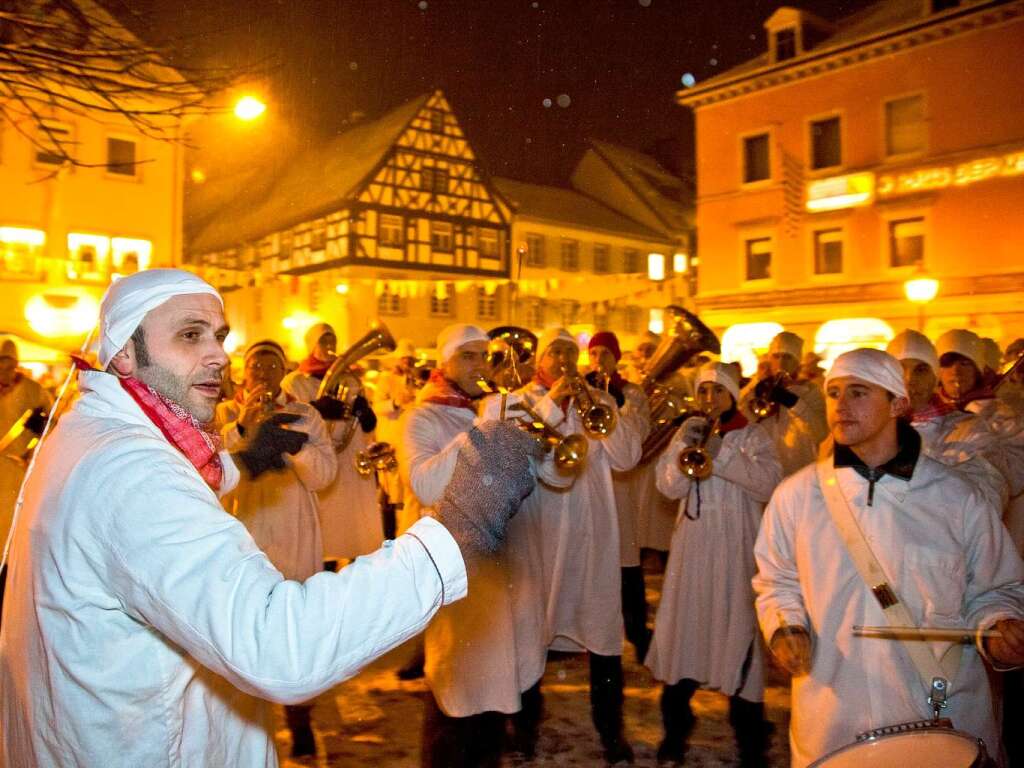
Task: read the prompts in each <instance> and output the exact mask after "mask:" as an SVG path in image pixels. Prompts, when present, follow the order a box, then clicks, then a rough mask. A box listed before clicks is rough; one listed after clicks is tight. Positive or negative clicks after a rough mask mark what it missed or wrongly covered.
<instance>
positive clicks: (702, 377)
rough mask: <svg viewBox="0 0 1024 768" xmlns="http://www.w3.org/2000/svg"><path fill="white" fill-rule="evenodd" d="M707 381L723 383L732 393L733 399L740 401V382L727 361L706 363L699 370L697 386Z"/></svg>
mask: <svg viewBox="0 0 1024 768" xmlns="http://www.w3.org/2000/svg"><path fill="white" fill-rule="evenodd" d="M706 381H710V382H713V383H715V384H721V385H722V386H723V387H725V388H726V389H727V390H729V394H730V395H732V399H733V400H735V401H736V402H739V399H740V384H739V382H738V381H736V377H735V376H734V375H733V368H732V366H731V365H728V364H727V363H705V364H704V365H702V366H701V367H700V370H699V371H698V372H697V386H698V387H699V386H700V385H701V384H703V383H704V382H706Z"/></svg>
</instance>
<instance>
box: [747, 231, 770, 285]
mask: <svg viewBox="0 0 1024 768" xmlns="http://www.w3.org/2000/svg"><path fill="white" fill-rule="evenodd" d="M744 250H745V252H746V257H747V280H767V279H768V278H770V277H771V276H772V239H771V238H770V237H755V238H753V239H751V240H747V241H746V242H745V243H744Z"/></svg>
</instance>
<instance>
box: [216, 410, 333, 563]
mask: <svg viewBox="0 0 1024 768" xmlns="http://www.w3.org/2000/svg"><path fill="white" fill-rule="evenodd" d="M285 401H286V395H285V394H284V392H283V391H282V392H281V394H280V395H279V397H278V410H279V411H281V412H285V413H294V414H296V415H298V416H300V417H301V418H300V419H299V420H298V421H296V422H293V423H292V424H290V425H289V429H295V430H297V431H299V432H305V433H307V434H308V435H309V440H308V441H306V444H305V445H303V446H302V450H300V451H299V452H298V453H297V454H295V455H294V456H285V457H284V460H285V464H286V465H287V466H286V468H285V469H283V470H280V471H275V470H270V471H267V472H264V473H263V474H262V475H260V476H259V477H258V478H256V479H255V480H250V479H248V478H247V477H243V478H242V479H241V480H240V481H239V483H238V487H237V488H235V490H234V491H232V492H231V493H230V494H229V495H227V496H225V497H224V499H223V503H224V508H225V509H227V511H228V512H230V513H231V514H233V515H234V516H235V517H237V518H238V519H239V520H240V521H241V522H242V524H243V525H245V527H246V528H247V529H248V530H249V533H251V534H252V537H253V539H255V540H256V544H257V545H258V546H259V548H260V549H261V550H263V552H264V553H266V555H267V557H269V558H270V562H272V563H273V564H274V566H275V567H276V568H277V569H278V570H279V571H280V572H281V573H282V574H284V577H285V578H286V579H296V580H298V581H303V580H305V579H308V578H309V577H310V576H312V575H313V574H315V573H317V572H318V571H321V570H323V567H324V548H323V543H322V541H321V538H320V520H319V518H318V516H317V498H316V492H317V491H319V490H320V489H322V488H326V487H327V485H328V484H329V483H330V482H331V481H332V480H333V479H334V473H335V470H336V469H337V466H338V464H337V460H336V459H335V458H334V447H333V446H332V445H331V440H330V438H329V437H328V436H327V427H326V426H325V425H324V422H323V419H321V418H320V414H318V413H317V412H316V411H315V410H314V409H313V407H312V406H309V405H306V404H305V403H298V402H293V403H287V404H286V403H285ZM240 409H241V406H240V405H239V403H238V402H236V401H235V400H225V401H224V402H222V403H220V404H219V405H218V406H217V423H218V424H220V425H221V434H222V435H223V437H224V447H225V448H227V449H228V450H234V449H236V448H237V447H238V446H239V445H240V444H241V443H242V436H241V435H240V434H239V433H238V423H237V419H238V414H239V411H240Z"/></svg>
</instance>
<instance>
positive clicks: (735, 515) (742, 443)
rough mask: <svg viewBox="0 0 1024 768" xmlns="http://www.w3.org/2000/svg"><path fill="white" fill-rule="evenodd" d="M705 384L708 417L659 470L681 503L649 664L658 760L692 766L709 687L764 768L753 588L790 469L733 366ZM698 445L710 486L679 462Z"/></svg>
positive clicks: (662, 487)
mask: <svg viewBox="0 0 1024 768" xmlns="http://www.w3.org/2000/svg"><path fill="white" fill-rule="evenodd" d="M697 385H698V386H697V404H698V405H699V406H700V408H701V410H703V411H704V412H705V413H706V414H707V417H706V418H701V417H693V418H690V419H687V420H686V421H685V422H684V423H683V424H682V425H681V426H680V427H679V430H678V431H677V432H676V434H675V436H674V437H673V438H672V442H671V443H670V444H669V446H668V448H666V449H665V452H664V453H663V454H662V455H661V457H660V458H659V459H658V466H657V477H658V490H659V491H661V492H662V493H663V494H665V495H666V496H668V497H669V498H673V499H680V501H679V516H678V518H677V520H676V530H675V534H674V535H673V537H672V550H671V553H670V555H669V561H668V568H667V569H666V571H665V581H664V587H663V590H662V597H661V602H660V603H659V605H658V615H657V618H656V619H655V622H654V640H653V642H652V643H651V650H650V653H648V654H647V658H646V660H645V662H644V663H645V664H646V666H647V667H649V668H650V670H651V673H652V674H653V675H654V678H655V679H656V680H660V681H661V682H662V683H664V687H663V688H662V693H661V713H662V722H663V724H664V727H665V737H664V739H663V740H662V742H661V745H660V746H659V747H658V759H659V760H666V761H667V760H675V761H679V762H682V761H683V759H684V757H685V754H686V742H687V738H688V736H689V733H690V730H691V729H692V728H693V725H694V723H695V722H696V718H695V717H694V715H693V712H692V710H691V709H690V698H691V697H692V696H693V694H694V692H695V691H696V690H697V689H698V688H706V689H709V690H714V691H721V692H722V693H724V694H726V695H727V696H729V722H730V723H731V724H732V726H733V729H734V730H735V733H736V742H737V744H738V746H739V753H740V765H742V766H746V767H748V768H750V767H752V766H764V765H766V764H767V763H766V762H765V749H766V747H767V734H768V725H767V723H766V722H765V719H764V703H763V702H764V660H763V658H762V655H761V642H760V639H759V638H758V637H757V617H756V616H755V614H754V601H753V599H754V594H753V591H752V590H751V588H750V580H751V578H753V576H754V556H753V551H754V540H755V539H756V538H757V529H758V526H759V525H760V524H761V514H762V512H763V511H764V505H765V504H766V503H767V501H768V499H769V497H770V496H771V493H772V491H773V490H774V489H775V486H776V485H778V483H779V480H781V479H782V468H781V466H780V464H779V460H778V457H777V456H776V454H775V447H774V446H773V445H772V442H771V440H770V439H769V437H768V434H767V433H766V432H765V431H764V429H762V428H761V427H760V426H759V425H757V424H750V423H749V422H747V419H746V418H745V417H744V416H743V414H742V413H740V411H739V410H737V407H736V404H737V402H738V401H739V394H740V390H739V384H738V382H737V380H736V378H735V377H734V375H733V373H732V371H731V369H730V368H729V367H728V366H726V365H724V364H722V363H708V364H707V365H704V366H702V367H701V369H700V372H699V374H698V376H697ZM708 420H710V422H709V421H708ZM716 425H717V426H716ZM697 446H702V447H703V448H704V450H705V451H706V452H707V455H708V456H709V457H710V459H711V466H712V474H711V475H710V476H709V477H707V478H706V479H703V480H694V479H692V478H690V477H689V476H687V475H686V474H684V472H683V471H682V469H681V468H680V463H679V459H680V455H681V452H682V451H683V449H684V448H695V447H697Z"/></svg>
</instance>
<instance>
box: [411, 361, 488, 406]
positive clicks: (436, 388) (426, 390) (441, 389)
mask: <svg viewBox="0 0 1024 768" xmlns="http://www.w3.org/2000/svg"><path fill="white" fill-rule="evenodd" d="M419 400H420V402H421V403H433V404H434V405H450V406H451V407H452V408H468V409H469V410H471V411H472V412H473V413H476V405H475V404H474V402H473V398H471V397H470V396H469V395H467V394H466V393H465V392H463V391H462V390H461V389H459V388H458V386H457V385H455V384H454V383H453V382H451V381H448V379H446V378H445V377H444V374H443V373H441V371H440V369H438V368H435V369H434V370H432V371H431V372H430V378H429V379H427V383H426V384H424V385H423V389H422V390H421V391H420V397H419Z"/></svg>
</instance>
